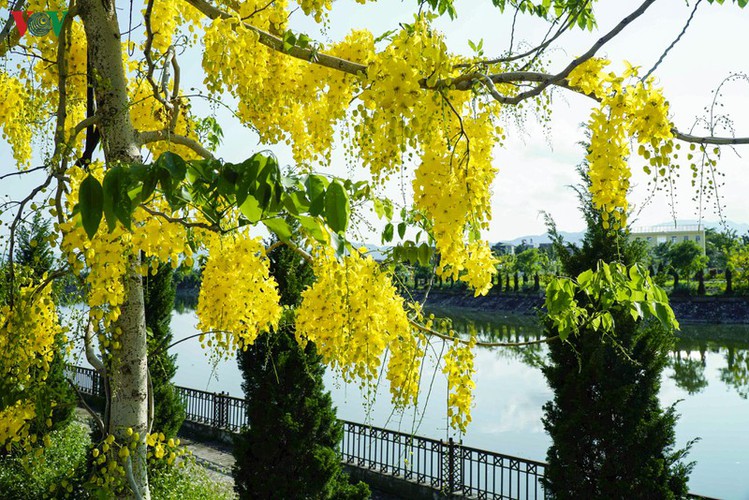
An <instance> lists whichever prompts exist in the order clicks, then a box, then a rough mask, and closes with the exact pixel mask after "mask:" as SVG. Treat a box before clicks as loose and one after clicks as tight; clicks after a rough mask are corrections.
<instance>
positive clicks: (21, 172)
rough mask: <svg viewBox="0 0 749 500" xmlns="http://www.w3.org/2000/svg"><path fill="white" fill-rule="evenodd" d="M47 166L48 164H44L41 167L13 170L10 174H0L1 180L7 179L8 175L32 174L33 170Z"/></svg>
mask: <svg viewBox="0 0 749 500" xmlns="http://www.w3.org/2000/svg"><path fill="white" fill-rule="evenodd" d="M45 168H47V166H46V165H42V166H40V167H34V168H29V169H27V170H19V171H17V172H11V173H9V174H5V175H0V181H1V180H3V179H6V178H8V177H13V176H14V175H24V174H30V173H31V172H36V171H37V170H44V169H45Z"/></svg>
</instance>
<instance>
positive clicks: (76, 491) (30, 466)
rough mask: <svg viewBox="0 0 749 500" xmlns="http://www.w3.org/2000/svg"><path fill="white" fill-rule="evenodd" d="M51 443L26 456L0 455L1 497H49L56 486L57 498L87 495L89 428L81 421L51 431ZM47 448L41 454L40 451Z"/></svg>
mask: <svg viewBox="0 0 749 500" xmlns="http://www.w3.org/2000/svg"><path fill="white" fill-rule="evenodd" d="M49 437H50V446H49V447H46V448H42V447H41V446H40V447H38V448H36V449H33V450H31V451H30V452H29V453H25V454H23V455H8V456H6V457H2V458H0V498H3V499H4V500H13V499H19V500H21V499H23V500H27V499H31V498H34V499H36V498H45V496H46V495H49V493H50V491H51V489H52V488H54V490H55V494H54V495H53V497H64V496H65V495H64V494H61V493H60V491H61V489H66V487H69V489H68V490H67V493H68V496H70V497H73V498H86V494H85V491H83V489H82V487H81V482H82V478H83V477H84V476H85V468H86V454H87V452H88V449H89V446H90V444H91V440H90V439H89V429H88V427H86V426H85V425H84V424H81V423H80V422H71V423H69V424H68V425H67V426H65V427H62V428H60V429H58V430H55V431H52V432H51V433H50V434H49ZM40 451H43V453H41V454H40V455H39V456H35V455H36V454H37V453H40Z"/></svg>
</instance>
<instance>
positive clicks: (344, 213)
mask: <svg viewBox="0 0 749 500" xmlns="http://www.w3.org/2000/svg"><path fill="white" fill-rule="evenodd" d="M350 215H351V206H350V205H349V199H348V193H347V192H346V190H345V189H344V187H343V185H342V184H341V183H340V182H339V181H338V180H334V181H333V182H331V183H330V186H328V189H327V191H326V192H325V219H326V221H327V222H328V225H329V226H330V228H331V229H332V230H333V231H334V232H336V233H343V232H345V231H346V228H347V227H348V222H349V216H350Z"/></svg>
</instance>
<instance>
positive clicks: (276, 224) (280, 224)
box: [263, 217, 291, 241]
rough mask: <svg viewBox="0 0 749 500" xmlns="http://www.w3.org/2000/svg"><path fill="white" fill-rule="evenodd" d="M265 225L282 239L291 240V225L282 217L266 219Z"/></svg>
mask: <svg viewBox="0 0 749 500" xmlns="http://www.w3.org/2000/svg"><path fill="white" fill-rule="evenodd" d="M263 224H265V227H267V228H268V229H269V230H270V231H272V232H273V233H275V235H276V236H278V239H279V240H281V241H289V240H290V239H291V227H289V224H288V223H287V222H286V221H285V220H284V219H283V218H282V217H273V218H272V219H266V220H264V221H263Z"/></svg>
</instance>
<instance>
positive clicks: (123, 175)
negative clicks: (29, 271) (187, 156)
mask: <svg viewBox="0 0 749 500" xmlns="http://www.w3.org/2000/svg"><path fill="white" fill-rule="evenodd" d="M157 189H158V190H160V193H161V194H163V196H164V198H165V199H166V200H167V201H168V202H169V205H170V206H171V208H172V209H173V210H181V209H184V208H186V207H188V205H189V206H190V207H198V208H199V209H200V211H201V213H202V214H203V216H204V217H205V218H206V220H207V221H208V223H209V224H211V225H212V226H214V227H216V228H219V227H220V225H221V222H222V221H223V220H224V219H225V215H226V211H227V210H229V209H231V208H232V207H236V208H238V209H239V210H240V212H241V217H240V219H239V223H240V225H246V224H258V223H263V224H264V225H265V226H266V227H267V228H268V229H269V230H270V231H271V233H273V234H275V235H276V236H277V237H278V238H279V239H280V240H281V241H288V240H289V238H290V237H291V232H290V228H289V224H288V223H287V222H286V218H287V217H291V218H293V219H296V221H297V222H299V224H300V228H301V230H302V231H304V232H306V233H307V234H309V235H310V236H311V237H312V238H315V239H317V240H318V241H320V242H321V243H324V244H328V241H327V235H326V234H325V232H324V231H323V230H322V228H323V225H324V224H326V225H327V226H328V227H329V228H330V229H331V230H332V232H333V233H343V232H344V231H345V230H346V228H347V227H348V224H349V218H350V215H351V207H350V204H351V200H359V199H362V198H365V197H367V196H368V194H369V186H368V185H367V184H366V183H364V182H358V183H352V182H351V181H349V180H346V181H342V180H339V179H333V180H332V181H328V180H327V179H325V178H324V177H322V176H319V175H308V176H306V177H304V178H298V177H293V176H284V175H282V174H281V170H280V168H279V166H278V162H277V160H276V159H275V157H273V156H272V155H270V154H261V153H257V154H254V155H252V156H251V157H250V158H248V159H247V160H245V161H243V162H241V163H238V164H234V163H224V162H222V161H220V160H215V159H205V160H190V161H185V160H184V159H182V158H181V157H180V156H178V155H177V154H175V153H172V152H165V153H163V154H162V155H161V156H159V157H158V158H157V159H156V161H155V162H154V163H153V164H150V165H142V164H136V165H130V166H129V168H123V167H120V166H115V167H111V168H109V169H107V171H106V173H105V175H104V180H103V182H101V183H100V182H99V181H98V180H97V179H96V178H95V177H93V176H91V175H89V176H88V177H86V178H85V179H84V180H83V182H82V183H81V188H80V201H79V204H78V205H77V208H76V209H77V210H78V212H79V213H80V215H81V221H82V223H83V228H84V229H85V230H86V233H87V234H88V236H89V238H92V237H93V236H94V235H95V234H96V231H97V230H98V228H99V224H100V223H101V220H102V218H105V219H106V222H107V226H108V228H109V230H110V231H112V230H113V228H114V227H115V225H116V223H117V221H119V222H120V223H122V224H123V225H124V226H125V227H127V228H129V227H130V220H131V217H132V212H133V210H134V209H135V208H136V207H137V206H138V205H139V204H141V203H144V202H146V201H147V200H149V199H150V198H151V196H152V195H153V194H154V192H156V190H157ZM334 238H335V239H336V240H337V236H335V235H334ZM334 243H335V241H334ZM335 246H337V249H338V251H339V252H343V250H344V246H343V245H335Z"/></svg>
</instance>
